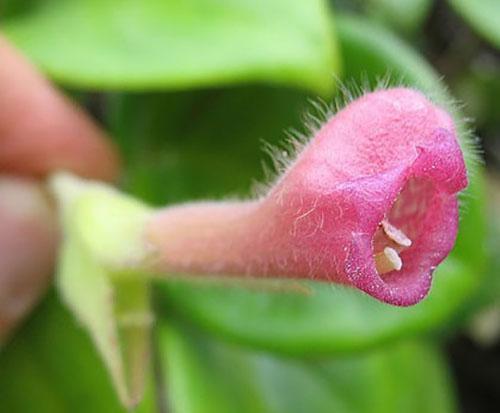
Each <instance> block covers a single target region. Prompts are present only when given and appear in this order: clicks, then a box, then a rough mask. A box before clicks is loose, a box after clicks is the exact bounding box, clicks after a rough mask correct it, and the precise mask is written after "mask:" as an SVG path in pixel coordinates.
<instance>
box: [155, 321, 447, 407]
mask: <svg viewBox="0 0 500 413" xmlns="http://www.w3.org/2000/svg"><path fill="white" fill-rule="evenodd" d="M160 352H161V359H162V364H161V365H162V366H163V369H164V374H165V380H164V382H165V383H168V385H169V386H168V388H167V389H166V390H165V391H166V395H167V397H168V400H169V402H170V405H171V407H172V411H173V412H174V413H234V412H239V413H254V412H259V413H271V412H272V413H293V412H297V413H303V412H315V413H323V412H324V413H330V412H336V413H341V412H349V413H352V412H363V413H376V412H380V413H390V412H395V413H396V412H398V413H399V412H408V413H410V412H425V411H433V412H440V413H445V412H453V411H455V407H454V402H453V397H452V392H451V385H450V382H449V378H448V374H447V372H446V368H445V364H444V363H443V360H442V359H441V357H440V355H439V354H438V352H437V351H436V350H435V349H434V348H433V347H431V346H429V345H423V344H415V343H405V344H398V345H396V346H391V347H387V348H384V349H382V350H379V351H376V352H372V353H368V354H363V355H359V356H357V357H355V358H347V357H346V358H338V359H329V360H321V359H310V360H308V359H290V358H284V357H278V356H276V355H272V354H268V353H260V352H255V351H251V350H248V349H245V348H243V347H237V346H233V345H228V344H226V343H223V342H220V341H216V340H213V339H211V338H208V337H206V336H203V335H201V334H199V333H198V332H196V331H193V330H191V329H187V328H180V327H178V326H176V325H168V326H166V325H165V324H163V325H162V326H161V327H160Z"/></svg>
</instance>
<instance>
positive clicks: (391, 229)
mask: <svg viewBox="0 0 500 413" xmlns="http://www.w3.org/2000/svg"><path fill="white" fill-rule="evenodd" d="M381 225H382V229H383V230H384V233H385V235H387V237H388V238H389V239H390V240H391V241H394V242H395V243H396V244H398V245H400V246H402V247H410V246H411V239H410V238H408V237H407V236H406V234H405V233H404V232H403V231H401V230H400V229H398V228H396V227H395V226H394V225H392V224H390V223H389V221H387V220H383V221H382V223H381Z"/></svg>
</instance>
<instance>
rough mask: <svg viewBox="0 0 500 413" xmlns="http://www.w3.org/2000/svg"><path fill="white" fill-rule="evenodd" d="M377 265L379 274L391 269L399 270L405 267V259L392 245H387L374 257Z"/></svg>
mask: <svg viewBox="0 0 500 413" xmlns="http://www.w3.org/2000/svg"><path fill="white" fill-rule="evenodd" d="M374 259H375V267H376V269H377V272H378V273H379V274H385V273H387V272H391V271H394V270H396V271H399V270H400V269H401V268H403V261H402V260H401V257H400V256H399V254H398V252H397V251H396V250H395V249H394V248H391V247H385V248H384V251H382V252H380V253H378V254H376V255H375V257H374Z"/></svg>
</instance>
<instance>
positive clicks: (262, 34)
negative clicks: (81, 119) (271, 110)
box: [2, 0, 339, 94]
mask: <svg viewBox="0 0 500 413" xmlns="http://www.w3.org/2000/svg"><path fill="white" fill-rule="evenodd" d="M2 29H3V31H4V32H5V33H6V34H7V36H8V37H9V38H10V39H11V40H12V41H13V42H14V43H15V44H16V45H17V46H18V47H20V48H21V49H22V50H23V51H24V52H25V53H27V54H28V55H29V56H30V57H31V58H32V59H33V60H34V61H35V62H36V63H37V64H38V65H40V66H41V68H42V69H43V70H45V71H46V72H47V73H48V74H50V75H51V76H52V77H54V78H55V79H56V80H58V81H60V82H62V83H64V84H66V85H70V86H77V87H85V88H100V89H128V90H131V89H157V88H169V89H184V88H192V87H200V86H206V85H216V84H232V83H235V82H242V81H244V82H247V81H263V82H271V83H279V84H286V85H296V86H300V87H305V88H311V89H313V90H315V91H317V92H319V93H323V94H327V93H329V92H331V91H332V87H333V77H332V74H334V73H337V72H338V67H339V61H338V56H337V46H336V42H335V38H334V32H333V30H332V19H331V18H330V14H329V12H328V8H327V5H326V1H324V0H310V1H306V2H289V1H287V0H246V1H241V0H224V1H221V0H172V1H160V0H142V1H135V0H73V1H65V0H47V1H43V2H40V3H39V4H37V5H36V6H34V7H32V8H31V9H29V10H27V11H25V12H24V13H20V14H15V15H14V16H13V17H12V18H10V19H7V20H6V21H5V22H4V24H3V27H2Z"/></svg>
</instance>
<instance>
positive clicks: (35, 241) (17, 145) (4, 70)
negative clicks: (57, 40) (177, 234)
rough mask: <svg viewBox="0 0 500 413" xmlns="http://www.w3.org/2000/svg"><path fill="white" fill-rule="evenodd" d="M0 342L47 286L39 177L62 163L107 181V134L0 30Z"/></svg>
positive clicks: (110, 157) (53, 235)
mask: <svg viewBox="0 0 500 413" xmlns="http://www.w3.org/2000/svg"><path fill="white" fill-rule="evenodd" d="M0 62H1V64H0V108H1V110H0V227H1V228H2V230H1V231H0V343H2V342H4V341H5V339H6V338H7V337H8V336H9V335H10V334H11V333H12V331H13V330H14V328H15V327H16V326H17V325H18V324H19V322H20V321H21V320H22V319H23V318H24V317H25V316H26V314H28V312H29V310H30V309H32V308H33V306H34V305H35V304H36V303H37V302H38V301H39V299H40V298H41V297H42V295H43V293H44V292H45V291H46V289H47V287H48V285H49V283H50V278H51V275H52V272H53V266H54V260H55V255H56V250H57V243H58V242H57V241H58V230H57V225H56V219H55V214H54V211H53V206H52V202H51V200H50V199H49V197H48V196H47V194H46V192H45V189H44V184H43V180H44V178H45V177H46V176H47V175H49V174H50V173H52V172H55V171H58V170H62V169H64V170H68V171H71V172H73V173H76V174H78V175H80V176H84V177H87V178H93V179H100V180H105V181H113V180H115V179H116V177H117V176H118V172H119V160H118V156H117V152H116V150H115V148H114V147H113V146H112V145H111V143H110V142H109V140H108V138H107V137H106V135H105V133H104V132H103V131H101V130H100V129H99V127H98V126H97V125H96V124H95V123H93V121H92V120H91V119H90V118H89V117H88V116H87V115H86V114H85V113H84V112H83V111H82V110H81V109H80V108H78V107H77V106H76V105H75V104H74V103H73V102H72V101H71V100H69V99H68V98H67V97H65V96H64V95H63V94H62V93H61V92H59V91H57V90H56V89H55V88H54V87H53V86H52V85H51V84H50V83H49V82H48V81H47V80H46V79H44V78H43V76H42V75H41V74H40V73H38V72H37V70H36V69H35V68H34V67H33V65H32V64H30V63H29V62H28V61H27V60H26V59H25V58H24V57H23V56H22V55H21V54H20V53H19V52H18V51H17V50H15V48H14V47H13V46H12V45H11V44H9V42H8V41H7V40H6V39H5V38H4V37H2V36H1V35H0Z"/></svg>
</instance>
